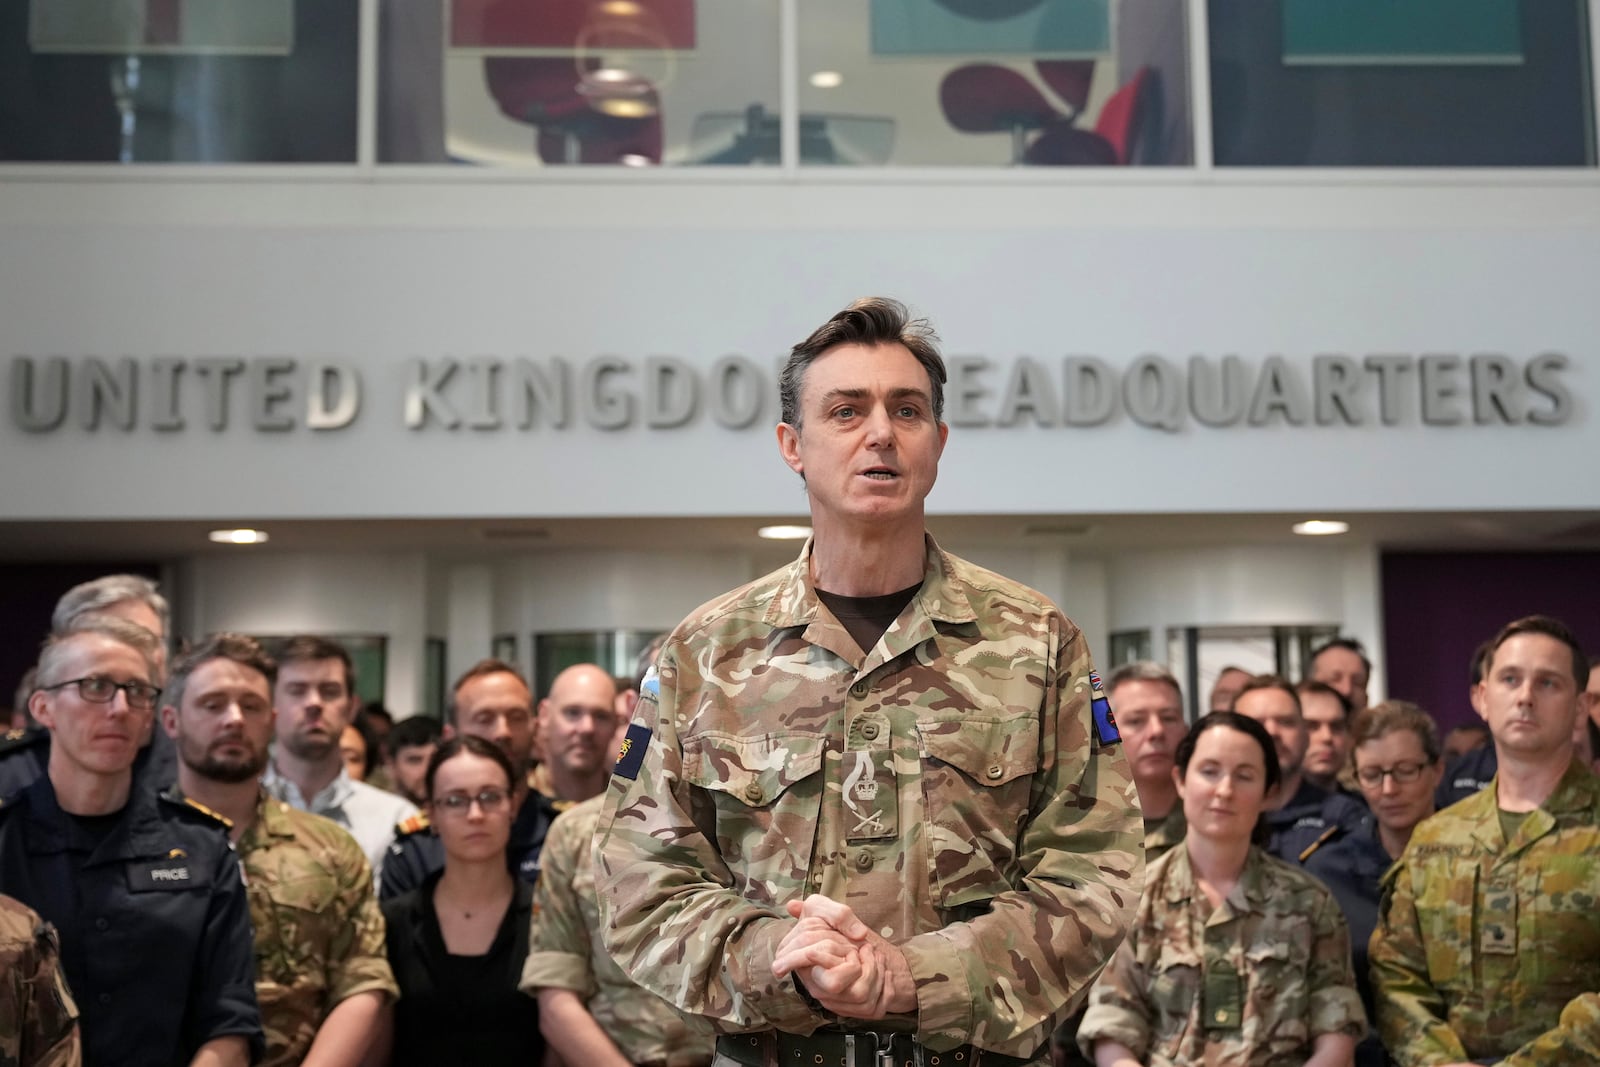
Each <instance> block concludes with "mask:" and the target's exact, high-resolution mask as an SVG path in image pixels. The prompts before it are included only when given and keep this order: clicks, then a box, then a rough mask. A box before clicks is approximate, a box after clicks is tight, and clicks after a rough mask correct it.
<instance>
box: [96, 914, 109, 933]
mask: <svg viewBox="0 0 1600 1067" xmlns="http://www.w3.org/2000/svg"><path fill="white" fill-rule="evenodd" d="M110 926H111V923H110V922H109V921H108V920H107V919H106V917H105V916H104V915H102V916H100V918H98V919H96V920H95V921H94V928H95V929H96V930H105V929H108V928H109V927H110Z"/></svg>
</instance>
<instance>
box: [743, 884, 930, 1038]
mask: <svg viewBox="0 0 1600 1067" xmlns="http://www.w3.org/2000/svg"><path fill="white" fill-rule="evenodd" d="M787 907H788V910H789V914H790V915H792V916H793V917H794V918H796V919H798V920H799V922H797V923H796V924H795V926H794V928H793V929H792V930H790V931H789V932H788V933H787V934H785V935H784V937H783V940H782V941H780V942H778V950H777V955H776V957H775V958H774V959H773V961H772V973H773V975H774V976H775V977H778V978H782V977H784V976H785V975H788V974H793V975H795V977H796V978H798V979H799V980H800V981H801V982H802V983H804V984H805V987H806V989H807V991H809V992H810V994H811V995H812V996H813V997H815V998H816V1000H817V1003H818V1004H821V1005H822V1006H823V1007H824V1008H826V1009H827V1010H828V1011H830V1012H832V1013H833V1014H835V1015H840V1016H844V1017H846V1018H851V1019H881V1018H883V1017H884V1016H886V1015H891V1014H905V1013H908V1012H914V1011H916V1010H917V987H916V984H915V982H913V981H912V978H911V967H910V965H909V964H908V963H906V957H905V954H904V953H902V952H901V951H900V950H899V949H898V948H896V947H895V946H894V945H892V944H890V943H889V942H888V941H886V940H884V939H883V938H882V937H880V936H879V935H878V934H877V933H876V932H874V931H873V930H872V929H870V928H869V927H868V926H867V924H866V923H864V922H862V921H861V920H860V919H859V918H858V917H857V916H856V913H855V912H854V911H853V910H851V908H850V906H849V905H847V904H842V903H840V902H839V901H837V900H832V899H830V898H828V897H825V896H821V895H819V894H815V893H814V894H812V895H811V896H809V897H806V899H805V900H792V901H790V902H789V903H788V905H787Z"/></svg>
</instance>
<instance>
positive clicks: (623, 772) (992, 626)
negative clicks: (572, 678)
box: [596, 539, 1144, 1057]
mask: <svg viewBox="0 0 1600 1067" xmlns="http://www.w3.org/2000/svg"><path fill="white" fill-rule="evenodd" d="M810 549H811V546H810V544H809V543H808V544H807V545H806V547H805V549H804V550H802V552H801V555H800V558H799V560H797V561H796V562H795V563H793V564H791V565H789V566H788V567H785V568H782V569H780V570H778V571H776V572H774V573H773V574H771V575H768V576H767V577H765V578H762V579H759V580H757V581H756V582H753V583H751V584H750V585H748V586H745V587H743V588H742V589H738V590H735V591H734V592H732V593H729V594H727V595H725V596H723V597H722V598H720V599H718V600H715V601H712V602H711V603H710V604H707V605H706V606H704V607H702V608H701V609H699V610H698V611H696V612H695V613H694V614H692V615H691V616H690V617H689V618H688V619H687V620H685V621H684V622H683V623H682V624H680V625H679V627H678V628H677V629H676V630H675V631H674V632H673V633H672V635H671V636H670V637H669V638H668V640H667V642H666V644H665V645H664V647H663V648H662V651H661V657H660V660H659V673H658V674H652V675H651V676H650V677H648V678H647V680H646V682H645V685H644V689H643V692H641V695H640V701H639V705H638V707H637V709H636V710H635V712H634V721H633V723H632V725H631V726H630V727H629V732H628V737H627V739H626V741H625V742H624V754H623V756H622V758H621V759H619V760H618V762H617V770H616V773H615V774H614V775H613V778H612V784H611V787H610V789H609V790H608V791H607V793H606V794H605V795H606V798H607V799H606V806H605V811H604V813H603V814H602V816H601V820H600V825H599V828H598V830H597V833H598V835H599V837H598V840H597V843H596V853H597V855H596V863H597V865H598V867H597V871H596V878H597V882H598V889H599V892H600V906H601V915H602V919H603V924H602V930H603V934H602V936H603V937H604V939H605V943H606V947H607V948H608V949H609V950H610V951H611V953H612V955H613V956H614V957H615V958H616V959H617V962H618V963H619V964H621V966H622V967H623V969H624V970H625V971H627V972H628V973H629V974H630V975H632V976H633V977H634V978H635V979H636V980H638V981H639V982H640V983H641V984H643V985H644V986H646V988H648V989H650V990H652V991H653V992H655V993H658V994H660V995H661V996H663V997H665V998H667V999H668V1000H670V1001H672V1002H673V1003H675V1004H677V1005H678V1006H679V1007H680V1008H683V1009H684V1010H685V1011H690V1012H695V1013H698V1014H702V1015H707V1016H710V1017H711V1018H712V1019H713V1020H714V1022H715V1024H716V1025H717V1027H718V1029H719V1030H724V1031H754V1030H767V1029H776V1030H781V1031H786V1032H789V1033H797V1034H807V1033H810V1032H812V1031H813V1030H815V1029H817V1028H818V1027H820V1026H824V1025H828V1024H835V1025H841V1020H839V1019H837V1018H835V1017H833V1016H832V1015H831V1014H830V1013H827V1012H826V1011H824V1010H822V1009H820V1008H819V1007H816V1006H814V1004H813V1003H811V1002H808V1000H807V999H806V998H805V997H803V996H802V995H801V992H800V989H799V987H798V985H797V983H796V981H795V980H794V979H792V978H790V977H785V978H783V979H777V978H774V977H773V975H772V961H773V958H774V953H775V950H776V948H777V946H778V943H779V942H780V941H781V940H782V938H783V937H784V935H785V934H786V933H787V932H788V931H789V930H790V929H791V928H792V926H793V924H794V923H793V920H792V919H790V918H789V917H788V916H787V914H786V913H785V912H784V904H785V903H786V902H787V901H791V900H800V899H803V898H804V897H805V896H807V895H809V894H812V893H821V894H824V895H826V896H828V897H831V898H833V899H835V900H840V901H843V902H844V903H846V904H848V905H850V907H851V908H853V909H854V910H855V913H856V914H857V915H858V916H860V918H861V919H862V920H863V921H864V922H865V923H867V925H869V926H871V927H872V928H874V929H876V930H877V931H878V933H879V934H881V935H882V936H883V937H884V938H886V939H887V940H889V941H890V942H892V943H894V944H895V945H897V946H898V947H899V948H900V949H901V951H902V952H903V953H904V954H905V957H906V961H907V963H908V964H909V966H910V970H911V975H912V977H913V979H914V980H915V983H916V988H917V1012H916V1014H915V1015H914V1016H910V1015H908V1016H904V1017H891V1018H890V1019H889V1020H884V1021H881V1022H878V1023H876V1024H874V1027H875V1028H877V1029H885V1028H891V1029H902V1030H909V1031H913V1032H914V1033H915V1036H916V1040H918V1041H920V1042H921V1043H922V1044H924V1045H925V1046H927V1047H928V1048H929V1049H931V1050H933V1051H936V1052H938V1051H944V1050H949V1049H953V1048H956V1047H958V1046H960V1045H962V1044H964V1043H969V1042H970V1043H972V1044H974V1045H977V1046H979V1047H981V1048H985V1049H989V1050H991V1051H994V1052H998V1053H1001V1054H1005V1055H1011V1056H1019V1057H1032V1056H1034V1055H1036V1054H1037V1053H1038V1052H1039V1051H1040V1050H1041V1048H1042V1046H1044V1045H1045V1044H1046V1041H1047V1039H1048V1038H1049V1036H1050V1033H1051V1030H1052V1029H1053V1028H1054V1026H1055V1023H1056V1021H1057V1020H1058V1019H1060V1018H1062V1017H1064V1016H1065V1014H1066V1012H1067V1010H1068V1009H1069V1008H1070V1007H1071V1006H1073V1005H1074V1004H1075V1003H1077V1002H1080V1001H1081V999H1082V994H1083V993H1084V992H1086V990H1087V988H1088V985H1089V983H1090V982H1092V981H1093V980H1094V977H1095V976H1096V975H1097V974H1099V972H1100V970H1101V968H1102V967H1104V966H1105V963H1106V960H1107V959H1109V958H1110V955H1111V953H1112V952H1113V951H1114V950H1115V948H1116V946H1117V944H1118V943H1119V942H1120V941H1121V940H1122V937H1123V935H1124V933H1125V931H1126V928H1127V925H1128V922H1129V920H1130V919H1131V918H1132V915H1133V910H1134V908H1135V907H1136V906H1137V904H1138V899H1139V889H1140V887H1141V885H1142V883H1143V875H1144V828H1143V822H1142V819H1141V818H1140V813H1139V807H1138V801H1137V795H1136V793H1135V791H1134V786H1133V782H1132V779H1131V777H1130V775H1129V771H1128V764H1127V760H1126V759H1125V758H1124V756H1123V754H1122V750H1121V747H1120V746H1117V745H1113V744H1110V743H1109V742H1110V741H1111V740H1112V739H1113V738H1114V737H1115V732H1114V731H1115V728H1114V726H1113V725H1110V724H1104V725H1101V726H1097V720H1096V712H1097V709H1098V710H1099V711H1100V712H1101V713H1105V712H1106V705H1104V704H1103V703H1102V702H1101V701H1102V700H1103V694H1102V692H1101V690H1100V688H1099V679H1098V678H1097V677H1095V676H1093V675H1092V674H1091V671H1090V661H1089V649H1088V645H1087V643H1086V642H1085V640H1084V638H1083V635H1082V633H1081V632H1080V631H1079V630H1078V628H1077V627H1076V626H1074V625H1073V624H1072V623H1071V622H1070V621H1068V620H1067V619H1066V618H1065V617H1064V616H1063V615H1062V614H1061V613H1060V612H1059V611H1057V610H1056V608H1055V607H1054V606H1053V605H1052V604H1051V603H1050V602H1049V601H1048V600H1047V599H1045V598H1044V597H1043V596H1041V595H1040V594H1038V593H1035V592H1033V591H1032V590H1030V589H1027V588H1026V587H1024V586H1021V585H1019V584H1017V583H1015V582H1012V581H1009V580H1008V579H1005V578H1002V577H1000V576H999V575H996V574H993V573H990V572H988V571H985V570H982V569H980V568H978V567H975V566H973V565H972V564H970V563H967V562H965V561H963V560H960V559H957V558H956V557H954V556H951V555H948V554H947V553H944V552H942V551H940V550H939V548H938V546H937V545H935V544H934V543H933V541H932V540H931V539H929V540H928V541H927V543H926V549H925V561H924V579H923V584H922V587H921V588H920V590H919V591H918V592H917V594H916V595H915V596H914V597H913V598H912V599H911V601H910V602H909V603H908V604H907V605H906V607H905V608H904V609H903V610H902V611H901V613H900V615H899V617H897V618H896V619H895V621H894V622H893V623H891V624H890V626H889V628H888V630H887V631H886V632H885V633H884V634H883V636H882V637H881V638H880V639H879V641H878V643H877V644H876V645H875V646H873V648H872V649H871V650H870V651H869V652H867V653H865V654H863V653H862V651H861V650H860V649H859V648H858V647H857V646H856V643H855V641H854V640H853V639H852V638H851V637H850V635H849V633H848V632H847V631H846V630H845V628H844V627H843V626H842V625H841V624H840V623H839V622H838V620H836V619H835V618H834V617H833V616H832V615H831V614H830V613H829V612H828V611H827V609H826V608H825V607H824V606H823V605H822V603H821V601H820V600H819V599H818V597H817V595H816V592H815V590H814V589H813V588H812V586H811V582H810V578H809V565H810ZM1105 717H1106V718H1109V715H1108V714H1106V715H1105ZM1102 729H1103V730H1105V731H1106V733H1105V736H1102V734H1101V732H1100V731H1101V730H1102ZM842 1025H852V1026H861V1025H863V1024H862V1023H861V1022H856V1021H851V1022H848V1023H843V1024H842Z"/></svg>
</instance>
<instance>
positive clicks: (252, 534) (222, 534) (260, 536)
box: [206, 530, 267, 545]
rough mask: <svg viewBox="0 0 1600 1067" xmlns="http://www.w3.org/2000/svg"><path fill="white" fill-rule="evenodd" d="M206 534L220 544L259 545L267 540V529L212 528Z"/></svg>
mask: <svg viewBox="0 0 1600 1067" xmlns="http://www.w3.org/2000/svg"><path fill="white" fill-rule="evenodd" d="M206 536H207V537H209V538H210V539H211V540H213V541H215V542H216V543H217V544H219V545H259V544H264V543H265V542H266V541H267V531H265V530H212V531H211V532H210V533H209V534H207V535H206Z"/></svg>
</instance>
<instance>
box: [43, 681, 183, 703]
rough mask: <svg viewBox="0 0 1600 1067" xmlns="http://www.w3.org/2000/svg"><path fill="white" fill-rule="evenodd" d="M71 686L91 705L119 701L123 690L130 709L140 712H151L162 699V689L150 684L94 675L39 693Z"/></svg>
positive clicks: (50, 686) (48, 688) (56, 684)
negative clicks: (119, 692)
mask: <svg viewBox="0 0 1600 1067" xmlns="http://www.w3.org/2000/svg"><path fill="white" fill-rule="evenodd" d="M69 685H75V686H77V687H78V695H79V696H80V697H82V698H83V699H85V700H87V701H88V702H89V703H91V704H109V703H111V702H112V701H113V700H115V699H117V691H118V690H121V691H122V692H123V693H126V694H127V697H128V707H130V708H136V709H137V710H139V711H149V710H151V709H152V708H154V707H155V706H156V701H157V700H159V699H160V698H161V687H160V686H157V685H151V684H150V683H149V682H117V681H113V680H112V679H110V678H102V677H100V676H99V675H94V674H91V675H89V676H88V677H87V678H70V679H68V680H67V681H65V682H57V683H55V684H54V685H41V686H40V687H39V691H40V692H43V693H48V692H50V691H51V690H52V689H65V688H66V687H67V686H69Z"/></svg>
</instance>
